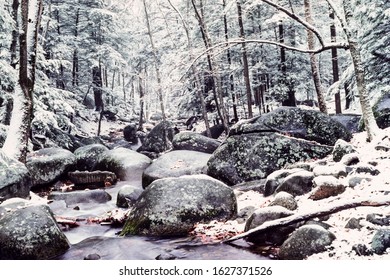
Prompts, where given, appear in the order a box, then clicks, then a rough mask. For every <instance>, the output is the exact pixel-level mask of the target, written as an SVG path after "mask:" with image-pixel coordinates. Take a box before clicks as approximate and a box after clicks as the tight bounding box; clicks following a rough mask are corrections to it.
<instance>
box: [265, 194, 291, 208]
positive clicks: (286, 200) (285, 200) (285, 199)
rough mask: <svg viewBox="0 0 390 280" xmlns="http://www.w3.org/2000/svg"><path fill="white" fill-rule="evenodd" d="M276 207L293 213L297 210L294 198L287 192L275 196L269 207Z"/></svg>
mask: <svg viewBox="0 0 390 280" xmlns="http://www.w3.org/2000/svg"><path fill="white" fill-rule="evenodd" d="M276 205H279V206H282V207H284V208H286V209H288V210H291V211H294V210H296V209H297V208H298V203H297V201H296V200H295V198H294V196H293V195H291V194H289V193H287V192H279V193H277V194H276V195H275V198H274V200H273V201H272V202H271V203H270V204H269V206H276Z"/></svg>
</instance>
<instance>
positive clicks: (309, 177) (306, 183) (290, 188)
mask: <svg viewBox="0 0 390 280" xmlns="http://www.w3.org/2000/svg"><path fill="white" fill-rule="evenodd" d="M313 179H314V174H313V172H310V171H306V170H303V171H299V172H295V173H293V174H291V175H289V176H287V177H286V178H285V179H284V180H283V182H282V183H281V184H280V185H279V186H278V187H277V188H276V190H275V192H276V193H278V192H287V193H289V194H292V195H293V196H297V195H303V194H305V193H308V192H310V191H311V190H312V188H313Z"/></svg>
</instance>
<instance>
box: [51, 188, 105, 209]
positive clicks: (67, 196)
mask: <svg viewBox="0 0 390 280" xmlns="http://www.w3.org/2000/svg"><path fill="white" fill-rule="evenodd" d="M48 199H50V200H64V201H65V203H66V205H67V206H69V205H75V204H80V203H105V202H107V201H110V200H111V195H109V194H108V193H107V192H106V191H104V190H83V191H73V192H52V193H50V195H49V196H48Z"/></svg>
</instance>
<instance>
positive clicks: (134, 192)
mask: <svg viewBox="0 0 390 280" xmlns="http://www.w3.org/2000/svg"><path fill="white" fill-rule="evenodd" d="M143 191H144V190H143V189H142V188H141V187H138V186H137V187H136V186H132V185H125V186H123V187H121V188H120V189H119V191H118V195H117V199H116V206H118V207H121V208H128V207H132V206H133V205H134V204H135V202H136V201H137V199H138V198H139V197H140V195H141V194H142V192H143Z"/></svg>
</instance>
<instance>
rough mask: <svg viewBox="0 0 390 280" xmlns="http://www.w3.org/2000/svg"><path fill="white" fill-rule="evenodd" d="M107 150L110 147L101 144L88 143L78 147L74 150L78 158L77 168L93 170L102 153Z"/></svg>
mask: <svg viewBox="0 0 390 280" xmlns="http://www.w3.org/2000/svg"><path fill="white" fill-rule="evenodd" d="M107 151H108V148H107V147H106V146H103V145H101V144H92V145H86V146H83V147H81V148H78V149H77V150H76V151H74V155H75V156H76V160H77V163H76V169H77V170H80V171H92V170H93V168H94V167H95V165H96V163H97V162H98V160H99V157H100V155H101V154H103V153H104V152H107Z"/></svg>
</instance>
